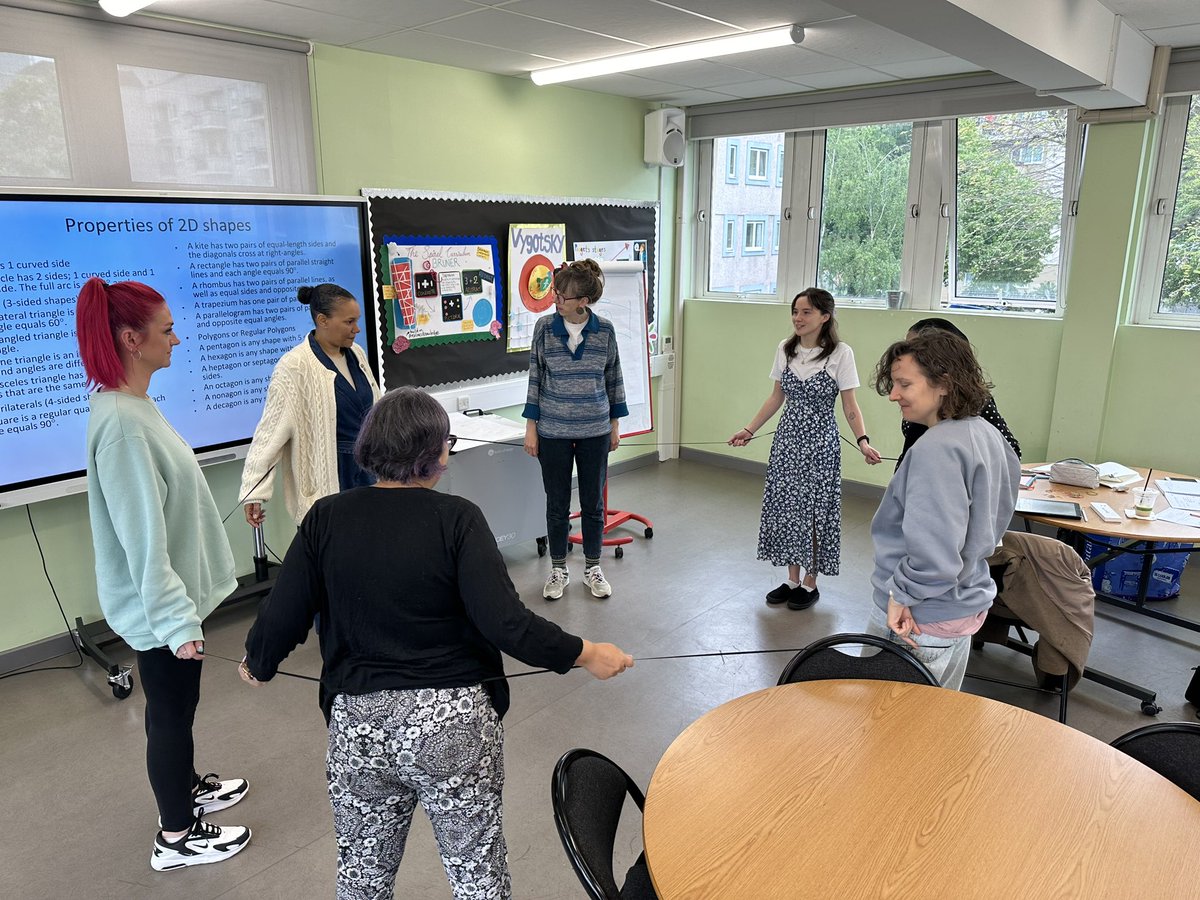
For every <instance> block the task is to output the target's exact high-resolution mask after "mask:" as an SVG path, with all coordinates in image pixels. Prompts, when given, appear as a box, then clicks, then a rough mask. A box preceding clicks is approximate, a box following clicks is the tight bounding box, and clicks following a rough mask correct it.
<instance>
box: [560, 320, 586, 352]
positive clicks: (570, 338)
mask: <svg viewBox="0 0 1200 900" xmlns="http://www.w3.org/2000/svg"><path fill="white" fill-rule="evenodd" d="M590 318H591V316H588V319H590ZM587 323H588V320H587V319H584V320H583V321H582V322H568V321H567V320H566V319H563V325H564V326H566V329H567V349H568V350H570V351H571V352H572V353H574V352H575V348H576V347H578V346H579V342H580V341H582V340H583V329H584V328H585V327H587Z"/></svg>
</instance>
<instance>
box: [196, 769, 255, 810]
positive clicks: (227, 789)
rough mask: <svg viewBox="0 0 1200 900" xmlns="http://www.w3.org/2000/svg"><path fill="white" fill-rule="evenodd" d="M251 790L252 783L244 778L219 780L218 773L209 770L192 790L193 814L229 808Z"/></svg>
mask: <svg viewBox="0 0 1200 900" xmlns="http://www.w3.org/2000/svg"><path fill="white" fill-rule="evenodd" d="M249 790H250V785H249V784H248V783H247V782H246V780H245V779H244V778H227V779H225V780H224V781H218V780H217V773H216V772H209V773H208V774H207V775H202V776H201V777H200V783H199V784H197V785H196V787H195V788H194V789H193V791H192V810H193V812H192V814H193V815H196V816H202V815H204V814H205V813H211V812H216V811H217V810H219V809H228V808H229V807H231V806H233V804H235V803H237V802H238V801H240V800H241V799H242V798H243V797H245V796H246V792H247V791H249Z"/></svg>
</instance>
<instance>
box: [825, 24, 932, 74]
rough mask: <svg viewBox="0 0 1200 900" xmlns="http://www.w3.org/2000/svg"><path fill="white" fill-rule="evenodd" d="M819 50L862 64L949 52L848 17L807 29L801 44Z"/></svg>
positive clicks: (901, 60) (929, 56)
mask: <svg viewBox="0 0 1200 900" xmlns="http://www.w3.org/2000/svg"><path fill="white" fill-rule="evenodd" d="M801 46H803V47H805V48H807V49H809V50H812V51H815V52H817V53H824V54H825V55H827V56H836V57H838V58H839V59H843V60H845V61H846V62H850V63H857V64H859V65H864V64H868V63H869V64H870V65H873V66H874V65H878V64H879V63H893V62H908V61H910V60H914V59H933V58H934V57H936V56H945V55H946V54H945V52H943V51H941V50H937V49H935V48H933V47H930V46H929V45H928V44H922V43H921V42H920V41H914V40H912V39H911V38H907V37H904V36H903V35H899V34H896V32H894V31H888V30H887V29H886V28H884V27H882V26H880V25H876V24H875V23H873V22H868V21H867V20H866V19H859V18H848V19H840V20H838V21H836V22H825V23H824V24H821V25H812V26H810V27H808V28H805V29H804V43H803V44H802V45H801Z"/></svg>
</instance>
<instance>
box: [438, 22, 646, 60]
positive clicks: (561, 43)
mask: <svg viewBox="0 0 1200 900" xmlns="http://www.w3.org/2000/svg"><path fill="white" fill-rule="evenodd" d="M421 31H422V32H424V33H428V34H440V35H443V36H444V37H452V38H459V39H460V40H467V41H474V42H476V43H479V44H487V45H488V46H491V47H500V48H504V49H507V50H512V51H515V52H524V53H534V54H539V55H541V56H551V57H554V58H556V59H565V60H568V61H570V62H577V61H581V60H585V59H595V58H597V57H600V56H613V55H615V54H618V53H628V52H629V51H631V50H636V49H638V46H637V45H636V44H632V43H630V42H628V41H619V40H616V39H615V38H610V37H604V36H601V35H597V34H592V33H590V32H587V31H579V30H577V29H575V28H567V27H565V26H563V25H555V24H550V23H546V22H541V21H538V20H536V19H530V18H528V17H526V16H516V15H513V14H512V13H507V12H504V11H503V10H500V9H481V10H479V11H478V12H474V13H471V14H470V15H467V16H459V17H458V18H455V19H447V20H445V21H443V22H437V23H435V24H433V25H429V26H426V27H424V28H422V29H421ZM460 65H461V63H460Z"/></svg>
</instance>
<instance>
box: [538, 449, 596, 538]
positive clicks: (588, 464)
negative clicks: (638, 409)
mask: <svg viewBox="0 0 1200 900" xmlns="http://www.w3.org/2000/svg"><path fill="white" fill-rule="evenodd" d="M611 440H612V438H611V436H610V435H608V434H602V435H600V436H599V437H591V438H579V439H575V440H572V439H568V438H544V437H540V436H539V437H538V462H539V463H541V466H542V484H543V486H544V487H545V488H546V536H547V537H548V538H549V543H550V558H551V559H565V558H566V555H567V533H568V531H569V530H570V522H569V520H570V517H571V470H572V468H574V469H576V470H577V471H578V473H579V511H580V514H581V515H580V519H581V520H582V523H583V555H584V556H585V557H587V558H588V559H599V558H600V548H601V547H602V546H603V544H602V543H601V542H602V541H603V540H604V480H605V479H606V478H607V477H608V447H609V443H610V441H611Z"/></svg>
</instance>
